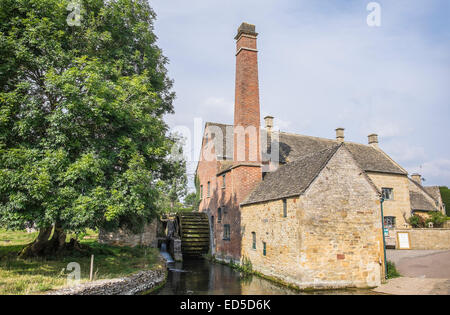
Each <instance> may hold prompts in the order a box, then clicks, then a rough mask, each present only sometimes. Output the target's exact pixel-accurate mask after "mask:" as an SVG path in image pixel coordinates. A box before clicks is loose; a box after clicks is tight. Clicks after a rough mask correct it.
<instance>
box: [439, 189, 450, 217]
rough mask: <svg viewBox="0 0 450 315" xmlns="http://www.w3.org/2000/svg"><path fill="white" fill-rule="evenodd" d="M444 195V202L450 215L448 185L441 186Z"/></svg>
mask: <svg viewBox="0 0 450 315" xmlns="http://www.w3.org/2000/svg"><path fill="white" fill-rule="evenodd" d="M439 189H440V191H441V196H442V202H443V203H444V205H445V210H446V214H447V216H448V217H450V189H448V187H446V186H443V187H439Z"/></svg>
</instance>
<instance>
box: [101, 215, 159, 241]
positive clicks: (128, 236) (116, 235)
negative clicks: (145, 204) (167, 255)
mask: <svg viewBox="0 0 450 315" xmlns="http://www.w3.org/2000/svg"><path fill="white" fill-rule="evenodd" d="M156 230H157V220H156V219H155V220H153V221H152V222H151V223H150V224H147V225H146V226H145V227H144V232H143V233H140V234H134V233H131V232H130V231H127V230H124V229H119V230H117V231H114V232H106V231H104V230H100V231H99V234H98V241H99V243H101V244H108V245H114V246H129V247H135V246H151V247H158V240H157V237H156V232H157V231H156Z"/></svg>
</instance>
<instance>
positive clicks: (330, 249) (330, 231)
mask: <svg viewBox="0 0 450 315" xmlns="http://www.w3.org/2000/svg"><path fill="white" fill-rule="evenodd" d="M287 209H288V212H287V214H288V215H287V217H286V218H285V217H283V202H282V200H276V201H269V202H264V203H259V204H253V205H244V206H243V207H242V222H241V224H242V232H243V239H242V258H243V260H244V261H245V260H250V261H251V264H252V266H253V269H254V270H256V271H258V272H260V273H262V274H264V275H267V276H271V277H274V278H277V279H279V280H281V281H283V282H286V283H289V284H293V285H295V286H297V287H299V288H303V289H304V288H322V289H323V288H327V289H328V288H341V287H352V286H353V287H375V286H378V285H380V283H381V279H382V277H383V270H384V268H383V264H382V263H383V261H384V258H383V249H382V233H381V214H380V202H379V197H378V193H377V191H376V189H375V188H374V187H373V185H371V184H370V182H369V181H368V180H367V178H366V177H365V176H364V175H363V173H362V172H361V170H360V169H359V167H358V166H357V165H356V164H355V162H354V161H353V159H352V158H351V156H350V154H349V153H348V152H347V151H346V150H344V149H342V148H341V149H340V150H338V151H337V153H336V154H335V155H334V156H333V158H332V159H331V160H330V161H329V163H328V164H327V166H326V167H325V168H324V169H323V171H322V172H321V173H320V174H319V176H318V177H317V178H316V179H315V181H314V182H313V183H312V185H311V186H310V187H309V188H308V190H307V191H306V192H305V193H304V194H303V195H302V196H298V197H292V198H288V199H287ZM252 232H254V233H256V249H253V244H252V242H253V235H252ZM263 242H264V243H266V256H264V254H263Z"/></svg>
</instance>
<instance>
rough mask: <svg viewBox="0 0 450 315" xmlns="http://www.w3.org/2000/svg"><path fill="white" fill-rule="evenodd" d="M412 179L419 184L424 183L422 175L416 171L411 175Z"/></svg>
mask: <svg viewBox="0 0 450 315" xmlns="http://www.w3.org/2000/svg"><path fill="white" fill-rule="evenodd" d="M411 179H412V180H413V181H415V182H416V183H417V184H419V185H422V175H420V174H417V173H414V174H412V175H411Z"/></svg>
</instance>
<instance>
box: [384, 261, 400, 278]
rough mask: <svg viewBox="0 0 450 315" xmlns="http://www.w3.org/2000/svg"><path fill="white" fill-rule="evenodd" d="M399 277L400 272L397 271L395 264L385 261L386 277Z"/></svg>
mask: <svg viewBox="0 0 450 315" xmlns="http://www.w3.org/2000/svg"><path fill="white" fill-rule="evenodd" d="M399 277H401V274H400V273H399V272H398V271H397V268H396V267H395V264H394V263H393V262H391V261H388V262H387V278H388V279H394V278H399Z"/></svg>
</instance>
